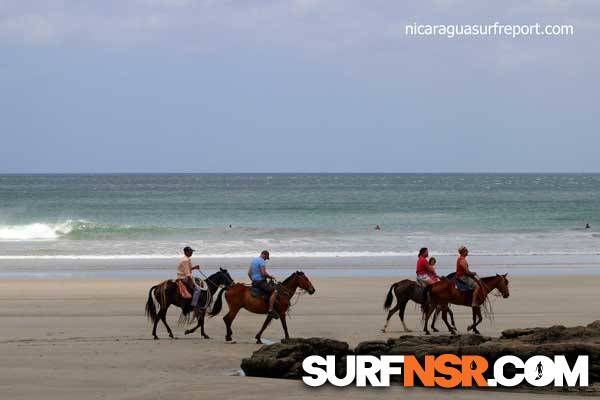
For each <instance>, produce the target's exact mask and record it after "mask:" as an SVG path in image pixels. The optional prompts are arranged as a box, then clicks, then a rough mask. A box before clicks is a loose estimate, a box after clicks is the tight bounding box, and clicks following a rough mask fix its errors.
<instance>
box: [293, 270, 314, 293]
mask: <svg viewBox="0 0 600 400" xmlns="http://www.w3.org/2000/svg"><path fill="white" fill-rule="evenodd" d="M294 275H296V279H297V280H298V287H299V288H300V289H302V290H306V291H307V292H308V294H313V293H315V287H314V286H313V284H312V283H311V282H310V281H309V280H308V278H307V277H306V275H304V272H302V271H296V272H295V273H294Z"/></svg>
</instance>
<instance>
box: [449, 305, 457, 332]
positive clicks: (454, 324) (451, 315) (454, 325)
mask: <svg viewBox="0 0 600 400" xmlns="http://www.w3.org/2000/svg"><path fill="white" fill-rule="evenodd" d="M446 309H447V311H448V314H450V321H451V322H452V327H453V328H454V330H455V331H456V330H457V329H456V322H454V313H453V312H452V309H451V308H450V306H449V305H448V306H447V307H446Z"/></svg>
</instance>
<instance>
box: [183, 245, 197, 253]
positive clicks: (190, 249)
mask: <svg viewBox="0 0 600 400" xmlns="http://www.w3.org/2000/svg"><path fill="white" fill-rule="evenodd" d="M183 251H184V253H187V252H190V251H191V252H192V253H193V252H194V251H196V250H194V249H192V248H191V247H190V246H185V247H184V248H183Z"/></svg>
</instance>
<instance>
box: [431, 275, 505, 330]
mask: <svg viewBox="0 0 600 400" xmlns="http://www.w3.org/2000/svg"><path fill="white" fill-rule="evenodd" d="M507 275H508V274H504V275H498V274H496V276H488V277H485V278H481V279H479V285H480V290H479V299H477V300H478V302H479V304H481V305H485V302H486V301H487V296H488V294H489V293H490V292H491V291H492V290H494V289H498V291H499V292H500V293H501V294H502V297H503V298H505V299H506V298H508V296H509V295H510V293H509V291H508V279H506V276H507ZM470 297H471V293H469V292H462V291H460V290H458V289H457V288H456V286H455V282H454V280H452V279H448V278H443V279H442V280H440V281H439V282H437V283H434V284H433V285H431V287H430V289H429V300H430V301H429V304H430V307H429V309H428V310H427V311H426V312H425V317H424V319H425V329H424V330H425V334H426V335H429V334H430V333H429V330H428V329H427V323H428V322H429V317H430V316H431V313H432V312H433V311H434V310H435V308H436V307H437V306H440V305H441V306H442V307H443V306H448V304H456V305H459V306H467V307H471V298H470ZM472 309H473V324H472V325H469V327H468V328H467V330H469V331H470V330H472V331H473V333H476V334H479V330H478V329H477V325H479V324H480V323H481V321H482V320H483V316H482V315H481V306H479V307H472ZM442 320H443V321H444V323H445V324H446V326H447V327H448V330H450V332H451V333H452V334H453V335H455V334H456V331H455V330H454V329H453V328H452V327H451V326H450V325H449V324H448V319H447V317H446V312H445V311H442Z"/></svg>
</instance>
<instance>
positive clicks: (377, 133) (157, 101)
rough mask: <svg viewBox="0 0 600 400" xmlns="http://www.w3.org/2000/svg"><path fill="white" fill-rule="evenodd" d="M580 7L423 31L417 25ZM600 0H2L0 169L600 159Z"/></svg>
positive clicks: (355, 168)
mask: <svg viewBox="0 0 600 400" xmlns="http://www.w3.org/2000/svg"><path fill="white" fill-rule="evenodd" d="M496 21H498V22H500V23H501V24H535V23H540V24H570V25H573V28H574V34H573V35H572V36H552V37H549V36H545V37H539V36H528V37H517V38H512V37H491V36H487V37H473V36H471V37H454V38H447V37H414V36H407V35H406V34H405V25H406V24H413V23H418V24H493V23H494V22H496ZM599 38H600V2H598V1H596V0H578V1H569V0H561V1H558V0H520V1H512V0H507V1H502V2H498V1H461V0H456V1H452V0H436V1H416V0H407V1H397V0H388V1H383V0H371V1H364V0H363V1H358V0H238V1H233V0H196V1H192V0H103V1H93V0H88V1H85V2H83V1H79V0H75V1H71V0H0V173H55V172H56V173H65V172H96V173H101V172H111V173H113V172H600V155H599V154H598V153H599V152H600V150H599V149H600V131H599V129H598V122H599V118H600V101H599V100H600V84H599V82H600V78H599V73H598V71H600V45H599V43H598V39H599Z"/></svg>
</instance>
